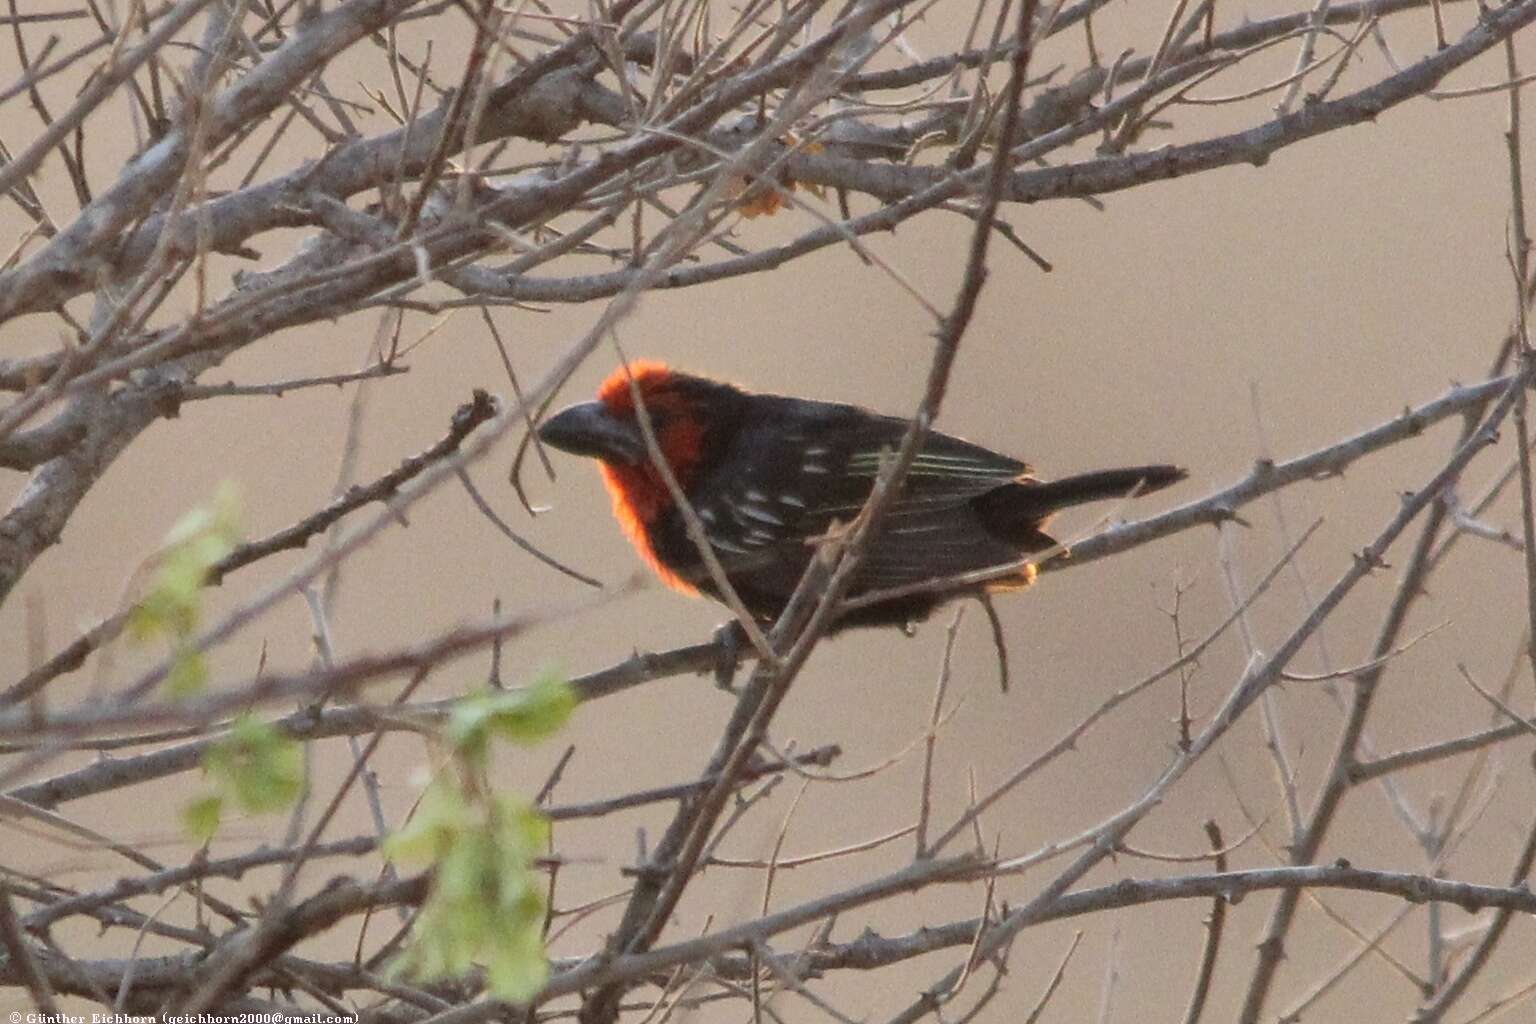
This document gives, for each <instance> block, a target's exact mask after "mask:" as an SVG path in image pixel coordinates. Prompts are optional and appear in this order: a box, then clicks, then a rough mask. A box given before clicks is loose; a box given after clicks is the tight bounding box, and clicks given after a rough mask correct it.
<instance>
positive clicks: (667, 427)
mask: <svg viewBox="0 0 1536 1024" xmlns="http://www.w3.org/2000/svg"><path fill="white" fill-rule="evenodd" d="M631 378H633V380H634V387H632V386H631V384H630V381H631ZM677 383H678V378H677V375H676V374H674V373H673V372H672V371H671V370H669V369H668V368H667V366H666V364H664V363H657V362H647V361H637V362H633V363H630V364H629V369H628V372H626V371H625V368H624V367H622V366H621V367H619V368H618V369H617V370H615V371H614V372H613V373H611V374H609V375H608V378H607V379H606V380H604V381H603V383H602V385H601V386H600V387H599V388H598V389H597V397H598V399H599V401H601V402H602V403H603V404H604V405H605V406H607V407H608V411H609V412H610V413H611V414H612V415H613V416H615V417H617V418H620V419H624V420H629V421H632V422H636V423H638V422H639V414H638V413H637V412H636V407H635V390H636V388H638V390H639V391H640V398H641V401H642V402H643V403H644V406H645V410H646V412H647V413H648V414H649V416H650V419H651V426H652V429H653V430H654V431H655V433H656V443H657V446H658V447H660V449H661V451H662V453H663V454H664V455H665V456H666V458H667V464H668V465H669V466H670V467H671V468H672V475H673V476H675V477H676V478H677V482H678V484H679V486H681V487H682V488H683V489H684V490H685V491H686V490H687V489H688V487H689V485H690V484H691V483H692V482H693V477H694V473H695V470H696V469H697V467H698V463H699V457H700V456H701V455H702V454H703V446H704V431H705V427H704V423H703V422H702V421H701V420H700V419H699V418H698V417H697V416H696V415H694V414H693V410H692V408H691V407H690V404H689V401H688V398H687V396H686V395H685V394H684V393H683V392H682V391H681V390H680V389H679V388H678V387H677ZM598 466H599V468H600V469H601V471H602V474H603V483H604V485H606V487H607V488H608V494H609V496H610V497H611V498H612V499H613V515H614V518H616V519H617V520H618V521H619V526H620V527H622V528H623V530H624V535H625V536H626V537H628V538H629V540H630V543H632V544H633V545H634V546H635V549H636V550H637V551H638V552H639V553H640V557H641V558H643V559H644V560H645V562H646V564H647V565H649V566H650V567H651V569H652V570H653V571H654V572H655V573H656V575H657V576H659V577H660V578H661V580H662V582H664V583H666V584H667V585H668V586H670V587H673V588H675V589H677V590H681V591H683V592H684V593H689V594H695V593H698V588H697V587H695V586H693V585H692V584H691V583H689V582H687V581H686V580H684V579H683V578H682V577H680V576H678V575H677V574H676V573H674V572H672V571H671V570H669V569H668V568H667V567H666V566H664V565H662V563H661V561H660V559H658V558H657V557H656V551H655V548H654V547H653V546H652V545H651V539H650V535H649V531H648V527H649V526H650V524H651V523H653V522H655V521H656V519H657V517H658V516H660V515H661V514H662V513H663V512H665V511H666V510H667V509H668V508H670V507H671V506H672V494H671V492H670V491H668V490H667V484H666V481H665V480H664V479H662V476H661V473H660V472H659V471H658V470H657V469H656V467H655V466H654V465H652V464H651V463H650V462H649V461H647V462H646V463H644V464H643V465H638V466H632V465H628V464H626V463H620V462H609V461H607V460H603V461H601V462H599V463H598Z"/></svg>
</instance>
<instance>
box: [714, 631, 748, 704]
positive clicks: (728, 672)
mask: <svg viewBox="0 0 1536 1024" xmlns="http://www.w3.org/2000/svg"><path fill="white" fill-rule="evenodd" d="M747 646H748V645H747V631H746V630H745V629H743V628H742V626H741V623H740V622H737V621H736V620H735V619H731V620H730V621H729V622H722V623H721V624H720V625H719V626H718V627H717V628H716V629H715V685H716V686H718V687H720V689H722V690H724V691H726V692H727V693H734V692H735V687H734V686H732V685H731V684H732V683H733V682H734V681H735V679H736V666H737V665H739V664H740V663H741V655H742V652H743V651H744V650H746V649H747Z"/></svg>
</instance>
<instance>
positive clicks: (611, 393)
mask: <svg viewBox="0 0 1536 1024" xmlns="http://www.w3.org/2000/svg"><path fill="white" fill-rule="evenodd" d="M631 380H633V387H632V386H631ZM636 391H638V393H639V395H640V396H641V404H642V406H643V408H644V410H645V412H646V414H647V417H648V419H649V421H650V426H651V429H652V433H653V436H654V439H655V442H656V447H657V450H658V451H659V452H661V453H662V454H663V455H664V456H665V458H666V461H667V464H668V467H669V468H670V469H671V471H672V474H673V476H674V477H675V480H676V483H677V484H678V486H679V487H680V488H681V491H682V494H683V495H684V496H685V497H686V498H687V499H688V503H689V504H690V505H691V506H692V507H693V510H694V512H695V513H696V514H697V516H698V521H699V523H700V524H701V525H702V527H703V531H704V536H705V537H706V538H707V540H708V543H709V545H710V547H711V548H712V549H713V552H714V554H715V555H716V557H717V559H718V561H719V563H720V566H721V568H722V569H723V571H724V576H725V578H726V579H727V580H728V581H729V583H730V585H731V587H732V589H734V590H735V592H736V595H737V597H739V599H740V601H741V603H742V604H743V605H745V607H746V610H747V611H748V612H750V614H751V615H752V616H753V617H754V618H755V619H757V620H758V621H759V622H761V623H764V624H766V623H771V622H773V621H774V620H775V619H777V618H778V616H779V614H780V613H781V612H782V611H783V609H784V607H785V605H786V604H787V603H788V601H789V599H790V596H791V595H792V594H793V593H794V591H795V587H796V585H797V584H798V583H799V581H800V578H801V576H802V575H803V574H804V572H805V570H806V568H807V566H808V565H809V563H810V560H811V559H812V558H813V557H815V554H816V550H817V546H818V543H819V541H820V540H821V539H823V538H826V537H827V536H828V535H829V534H831V533H834V532H835V531H837V530H838V529H839V528H840V527H841V526H844V525H846V524H847V523H849V522H850V521H852V520H853V518H854V517H855V516H857V515H858V513H859V511H860V510H861V509H862V508H863V507H864V504H865V502H866V500H867V499H868V498H869V495H870V492H871V490H872V489H873V487H874V484H875V479H876V477H877V476H878V475H879V474H880V472H881V468H882V466H883V465H884V464H885V460H886V459H888V458H889V457H890V453H892V452H894V451H895V450H896V449H897V448H898V447H899V445H900V443H901V440H902V437H903V435H904V434H905V432H906V430H907V427H908V424H909V420H908V419H903V418H901V417H896V416H886V415H882V414H880V413H877V412H874V411H871V410H869V409H865V408H862V407H860V406H857V405H850V404H845V403H840V402H825V401H816V400H812V399H808V398H797V397H791V396H785V395H776V394H764V393H755V392H751V391H747V390H745V389H743V388H740V387H737V386H735V385H733V384H729V383H726V382H724V381H720V380H715V379H712V378H709V377H704V376H697V375H694V374H690V373H685V372H682V371H680V370H675V369H672V368H671V367H669V366H668V365H666V364H665V363H662V362H656V361H650V360H637V361H632V362H630V363H629V364H628V365H627V367H626V366H620V367H619V368H618V369H617V370H615V371H614V372H613V373H612V374H610V375H609V376H608V378H607V379H606V380H604V381H603V383H602V384H601V385H600V386H599V388H598V394H597V399H596V400H595V401H588V402H581V403H578V404H575V405H572V406H569V407H567V408H565V409H562V410H561V411H560V412H558V413H556V414H555V415H554V416H552V417H550V418H549V419H547V420H546V421H545V422H544V423H543V424H542V425H541V426H540V427H539V429H538V436H539V438H540V440H542V441H543V442H544V443H545V444H547V445H549V446H550V447H553V448H555V449H558V450H560V451H564V452H567V453H569V454H572V455H578V456H585V457H588V458H593V459H596V460H597V462H598V468H599V469H600V471H601V473H602V478H603V482H604V484H605V485H606V489H607V491H608V494H609V497H610V498H611V500H612V503H613V514H614V517H615V518H616V519H617V520H618V523H619V525H620V527H621V528H622V530H623V532H624V534H625V535H626V536H627V537H628V539H629V541H630V543H631V544H632V545H633V546H634V548H635V550H636V551H637V552H638V553H639V555H640V557H641V559H642V560H643V561H644V562H645V563H646V564H647V565H648V566H649V567H650V568H651V569H652V570H653V571H654V572H655V574H656V575H657V576H658V577H660V578H661V580H662V581H663V582H664V583H666V584H667V585H669V586H671V587H673V588H675V589H677V590H680V591H682V592H684V593H689V594H695V595H697V594H703V595H706V596H708V597H712V598H714V599H716V600H721V601H723V600H724V596H723V595H722V594H721V593H720V590H719V588H718V586H717V584H716V582H715V580H714V578H713V577H712V576H711V575H710V573H709V572H708V571H707V569H706V567H705V562H704V559H703V557H702V555H701V554H700V552H699V548H698V545H697V544H696V543H695V542H694V540H693V539H692V538H691V537H690V536H689V534H688V528H687V523H686V521H685V518H684V514H683V512H682V510H681V509H679V507H678V505H677V503H676V502H675V501H674V500H673V496H672V491H671V489H670V488H669V487H668V486H667V481H666V479H665V478H664V476H663V475H662V474H661V472H660V471H659V469H658V468H657V467H656V465H655V464H654V463H653V462H652V461H651V457H650V454H649V448H648V445H647V443H646V437H645V433H644V427H643V425H642V423H641V420H640V416H639V413H638V412H637V409H636V403H635V393H636ZM1186 476H1187V473H1186V471H1185V470H1183V469H1181V468H1179V467H1178V466H1172V465H1146V466H1130V467H1125V468H1120V469H1108V470H1099V471H1096V472H1090V473H1083V474H1080V475H1076V476H1069V477H1065V478H1063V479H1058V480H1054V481H1049V482H1048V481H1045V480H1041V479H1039V478H1038V477H1036V476H1035V475H1034V473H1033V471H1032V470H1031V468H1030V466H1029V465H1028V464H1027V463H1025V462H1023V461H1021V460H1019V459H1015V458H1013V457H1011V456H1008V455H1004V454H1001V453H999V452H995V451H992V450H990V449H988V448H984V447H982V446H981V445H978V444H973V443H972V442H970V441H966V440H963V439H961V438H959V437H954V436H951V435H949V434H944V433H941V432H939V431H936V430H933V431H929V433H928V435H927V437H926V439H925V440H924V442H923V444H922V447H921V449H920V450H919V451H918V453H917V455H916V457H915V459H914V461H913V462H912V465H911V469H910V471H909V472H908V474H907V477H906V480H905V483H904V487H903V488H902V490H901V492H900V494H899V495H898V496H897V498H896V499H895V502H894V504H892V505H891V506H890V507H889V510H888V512H887V515H886V519H885V521H884V524H883V529H881V530H880V531H879V532H878V533H877V534H876V536H875V537H874V539H873V540H872V542H870V543H869V545H868V546H867V548H866V549H865V550H864V552H863V558H862V561H861V562H860V563H859V564H858V565H857V567H856V569H855V571H854V573H853V575H852V577H851V579H850V581H849V585H848V588H847V590H846V591H845V594H844V598H845V604H846V605H847V606H848V608H847V610H845V611H844V612H842V613H841V615H840V616H839V617H838V618H836V619H835V620H834V621H833V622H832V623H831V626H830V627H829V630H828V632H829V633H831V632H838V631H841V630H844V629H848V628H852V627H862V626H871V627H879V626H899V627H902V628H903V629H910V627H911V626H912V625H914V624H915V623H917V622H920V621H922V620H923V619H925V618H926V617H927V616H928V615H929V614H931V613H932V612H933V611H934V610H935V609H936V608H938V607H940V606H941V605H943V604H945V603H947V602H949V601H952V600H955V599H957V598H961V597H966V596H977V595H978V593H990V592H997V591H1006V590H1016V589H1021V588H1023V587H1026V586H1029V585H1030V584H1032V583H1033V582H1034V580H1035V577H1036V568H1035V566H1034V565H1033V564H1028V565H1025V566H1022V567H1019V568H1017V569H1015V570H1012V571H1011V572H1010V573H1009V574H1007V575H1005V576H1003V577H1001V578H996V579H992V580H989V581H987V582H985V583H982V584H976V583H966V582H954V581H951V580H950V578H951V577H954V576H956V575H958V574H963V573H970V572H973V571H976V570H986V569H992V568H996V567H1001V566H1004V565H1007V564H1009V563H1018V562H1019V561H1020V560H1021V559H1023V558H1026V557H1028V556H1030V555H1037V554H1040V553H1042V552H1047V551H1051V550H1053V549H1058V544H1057V541H1056V539H1055V538H1053V537H1052V536H1051V535H1050V534H1048V533H1046V532H1045V530H1044V527H1045V526H1046V524H1047V523H1048V522H1049V520H1050V519H1051V517H1052V516H1053V515H1054V514H1055V513H1057V512H1059V511H1061V510H1062V509H1066V508H1070V507H1072V506H1074V505H1080V504H1084V503H1087V502H1093V501H1100V500H1103V499H1109V498H1121V497H1125V496H1127V495H1133V494H1134V495H1142V494H1147V493H1150V492H1152V491H1157V490H1161V489H1162V488H1164V487H1168V486H1170V485H1172V484H1175V483H1177V482H1178V481H1180V480H1182V479H1184V478H1185V477H1186ZM887 592H890V593H889V594H887ZM860 598H865V600H863V601H861V600H860ZM728 625H729V624H728Z"/></svg>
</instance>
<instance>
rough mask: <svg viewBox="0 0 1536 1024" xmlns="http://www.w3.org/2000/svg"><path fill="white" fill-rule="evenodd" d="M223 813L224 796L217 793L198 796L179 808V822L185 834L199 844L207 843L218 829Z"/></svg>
mask: <svg viewBox="0 0 1536 1024" xmlns="http://www.w3.org/2000/svg"><path fill="white" fill-rule="evenodd" d="M223 813H224V798H223V797H221V796H219V795H218V794H217V793H210V794H208V795H207V796H200V797H198V798H197V799H196V800H193V801H191V802H190V803H188V804H187V805H186V806H185V807H183V808H182V809H181V823H182V826H183V827H184V828H186V830H187V834H188V835H189V836H191V837H192V839H194V840H196V841H197V842H198V843H199V844H204V843H207V842H208V841H209V840H210V839H212V838H213V837H214V834H215V833H216V832H218V831H219V819H220V817H222V815H223Z"/></svg>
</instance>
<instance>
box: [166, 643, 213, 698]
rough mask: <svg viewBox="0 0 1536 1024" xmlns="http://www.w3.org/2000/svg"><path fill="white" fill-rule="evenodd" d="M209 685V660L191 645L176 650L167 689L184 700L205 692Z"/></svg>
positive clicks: (167, 680)
mask: <svg viewBox="0 0 1536 1024" xmlns="http://www.w3.org/2000/svg"><path fill="white" fill-rule="evenodd" d="M207 685H208V662H207V661H206V660H205V659H204V658H203V656H202V654H201V653H199V652H197V651H195V650H193V649H192V648H190V647H186V648H183V649H181V650H179V651H177V652H176V656H175V657H174V658H173V659H172V661H171V671H170V673H169V674H167V675H166V677H165V690H166V692H167V693H168V694H170V695H171V697H172V698H174V699H176V700H184V699H186V698H188V697H195V696H197V695H198V694H199V693H201V692H203V688H204V687H205V686H207Z"/></svg>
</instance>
